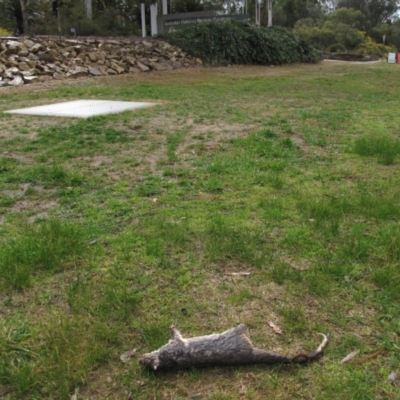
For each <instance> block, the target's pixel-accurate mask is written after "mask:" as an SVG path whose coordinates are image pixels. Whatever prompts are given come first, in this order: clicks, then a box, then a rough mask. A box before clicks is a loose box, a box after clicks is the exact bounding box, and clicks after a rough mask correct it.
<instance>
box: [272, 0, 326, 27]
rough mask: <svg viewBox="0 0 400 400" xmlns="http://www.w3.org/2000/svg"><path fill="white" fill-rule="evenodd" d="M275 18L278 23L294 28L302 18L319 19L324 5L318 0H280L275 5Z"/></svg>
mask: <svg viewBox="0 0 400 400" xmlns="http://www.w3.org/2000/svg"><path fill="white" fill-rule="evenodd" d="M273 10H274V20H275V21H276V23H277V24H278V25H282V26H287V27H289V28H293V27H294V25H295V23H296V22H297V21H298V20H300V19H305V18H311V19H313V20H315V21H316V20H318V19H320V18H321V17H322V15H323V12H322V6H321V3H320V2H319V1H318V0H278V1H277V2H276V3H275V6H274V9H273Z"/></svg>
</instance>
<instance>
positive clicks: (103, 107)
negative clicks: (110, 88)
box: [6, 100, 157, 118]
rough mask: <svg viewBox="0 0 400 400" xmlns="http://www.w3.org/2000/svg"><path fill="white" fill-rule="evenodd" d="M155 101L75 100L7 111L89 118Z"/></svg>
mask: <svg viewBox="0 0 400 400" xmlns="http://www.w3.org/2000/svg"><path fill="white" fill-rule="evenodd" d="M155 105H157V103H141V102H132V101H110V100H75V101H67V102H65V103H56V104H48V105H45V106H38V107H29V108H20V109H18V110H9V111H6V112H7V113H12V114H27V115H43V116H48V117H76V118H89V117H93V116H96V115H106V114H115V113H119V112H122V111H126V110H136V109H139V108H144V107H151V106H155Z"/></svg>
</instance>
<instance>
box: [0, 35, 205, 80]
mask: <svg viewBox="0 0 400 400" xmlns="http://www.w3.org/2000/svg"><path fill="white" fill-rule="evenodd" d="M200 64H201V60H199V59H195V58H193V57H190V56H189V55H187V54H186V53H185V52H184V51H182V50H181V49H179V48H177V47H174V46H171V45H170V44H168V43H167V42H164V41H162V40H129V39H120V40H114V39H113V40H111V39H110V40H107V39H100V38H99V39H80V40H75V39H66V40H62V41H57V40H48V39H43V40H41V39H36V38H35V39H26V38H25V39H24V38H21V39H20V38H11V37H1V36H0V87H1V86H7V85H8V86H18V85H23V84H27V83H31V82H35V81H43V80H47V79H66V78H73V77H80V76H102V75H119V74H126V73H137V72H148V71H153V70H154V71H165V70H170V69H178V68H189V67H194V66H196V65H200Z"/></svg>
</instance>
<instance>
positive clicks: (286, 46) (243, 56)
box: [161, 21, 322, 65]
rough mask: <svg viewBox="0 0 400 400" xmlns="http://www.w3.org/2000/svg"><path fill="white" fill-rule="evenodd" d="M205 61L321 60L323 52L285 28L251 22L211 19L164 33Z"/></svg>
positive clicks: (253, 62) (174, 42) (227, 62)
mask: <svg viewBox="0 0 400 400" xmlns="http://www.w3.org/2000/svg"><path fill="white" fill-rule="evenodd" d="M161 36H162V37H163V38H164V39H165V40H167V41H168V42H169V43H171V44H173V45H176V46H178V47H180V48H181V49H182V50H184V51H186V52H187V53H188V54H190V55H192V56H194V57H197V58H200V59H201V60H202V61H203V62H204V63H205V64H210V65H229V64H261V65H281V64H293V63H317V62H319V61H321V59H322V53H321V52H320V51H318V50H316V49H315V48H314V47H312V46H310V45H309V44H308V43H306V42H305V41H304V40H302V39H300V38H299V37H298V36H297V35H295V34H294V33H292V32H289V31H287V30H285V29H283V28H277V27H274V28H262V27H258V26H256V25H254V24H251V23H249V22H238V21H229V22H217V23H214V22H211V23H201V24H197V25H193V26H191V27H188V28H185V29H182V30H177V31H175V32H170V33H165V34H162V35H161Z"/></svg>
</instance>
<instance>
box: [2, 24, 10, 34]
mask: <svg viewBox="0 0 400 400" xmlns="http://www.w3.org/2000/svg"><path fill="white" fill-rule="evenodd" d="M10 34H11V32H9V31H8V30H6V29H4V28H2V27H1V26H0V36H2V35H10Z"/></svg>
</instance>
